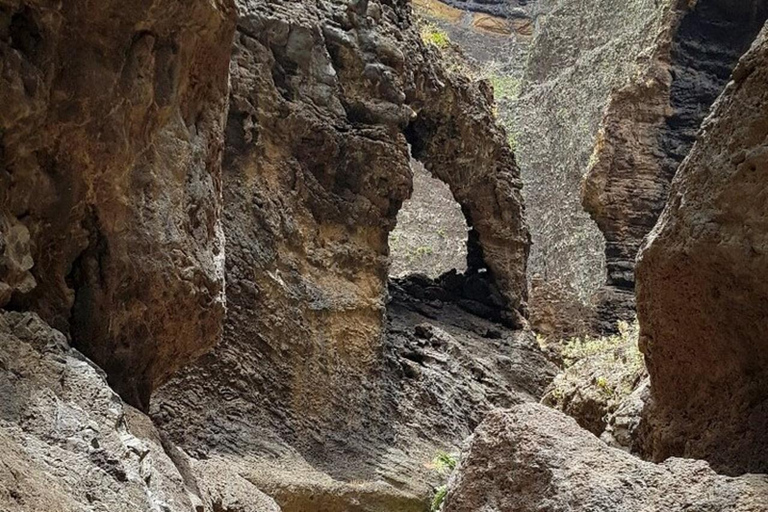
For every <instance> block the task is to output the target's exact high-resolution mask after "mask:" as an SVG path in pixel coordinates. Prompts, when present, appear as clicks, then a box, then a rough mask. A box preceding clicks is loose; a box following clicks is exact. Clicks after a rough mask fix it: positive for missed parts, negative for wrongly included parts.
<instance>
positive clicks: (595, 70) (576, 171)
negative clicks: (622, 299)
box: [509, 0, 660, 327]
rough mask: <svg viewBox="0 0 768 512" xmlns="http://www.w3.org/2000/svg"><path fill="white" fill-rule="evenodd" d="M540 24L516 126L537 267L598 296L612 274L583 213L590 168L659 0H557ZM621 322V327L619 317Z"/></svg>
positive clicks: (574, 289)
mask: <svg viewBox="0 0 768 512" xmlns="http://www.w3.org/2000/svg"><path fill="white" fill-rule="evenodd" d="M550 4H551V5H550V6H549V7H547V8H546V10H547V12H548V14H547V15H546V16H545V17H543V18H542V19H541V20H540V21H539V23H538V25H537V28H536V31H535V33H534V39H533V42H532V45H531V50H530V54H529V56H528V60H527V65H526V70H525V74H524V76H523V79H522V82H521V84H520V96H519V98H518V99H517V100H516V101H515V102H513V104H512V105H511V107H510V113H511V115H512V119H511V121H510V123H509V125H510V131H511V132H513V133H514V135H515V140H516V142H517V149H516V151H515V154H516V156H517V157H518V160H519V162H520V167H521V169H522V173H523V180H524V182H525V188H524V194H525V200H526V207H527V211H528V219H529V223H530V226H531V235H532V239H533V246H532V248H531V258H530V266H529V268H530V273H531V274H532V275H535V276H536V278H537V279H539V280H541V281H543V282H545V283H551V285H550V286H548V287H544V288H543V289H555V290H556V288H555V287H560V288H562V289H563V290H564V291H563V292H562V296H563V297H564V298H567V297H569V296H570V295H573V294H574V293H575V294H576V295H577V296H578V298H579V299H580V301H581V303H582V304H584V305H587V306H591V302H590V301H591V297H592V295H593V294H594V292H595V291H596V290H597V289H598V288H599V286H600V284H601V283H602V282H603V279H604V269H605V258H604V256H603V252H604V241H603V236H602V234H601V233H600V232H599V230H598V229H597V228H596V226H595V224H594V222H593V221H592V220H591V219H590V218H589V216H588V215H587V214H586V213H585V212H584V210H583V208H582V205H581V201H580V196H579V190H580V183H581V180H582V178H583V176H584V174H585V173H586V170H587V166H588V163H589V158H590V154H591V153H592V147H593V145H594V141H595V138H596V136H597V133H598V130H599V127H600V121H601V119H602V115H603V109H604V107H605V105H606V103H607V102H608V97H609V94H610V92H611V91H612V90H613V89H614V88H616V87H619V86H621V85H623V84H624V83H625V82H626V80H627V79H628V78H629V77H630V76H631V75H632V74H633V73H634V71H635V61H636V59H637V56H638V54H641V53H642V52H643V51H645V50H646V49H647V48H649V47H651V46H652V44H653V38H654V35H655V33H656V31H657V30H658V24H659V22H660V19H659V7H658V6H657V4H658V2H655V1H654V0H587V1H584V0H560V1H557V2H551V3H550ZM614 327H615V326H614Z"/></svg>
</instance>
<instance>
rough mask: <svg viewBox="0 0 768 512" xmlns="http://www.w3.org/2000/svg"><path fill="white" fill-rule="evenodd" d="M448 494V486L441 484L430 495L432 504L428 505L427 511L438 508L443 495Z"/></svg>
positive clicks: (433, 510)
mask: <svg viewBox="0 0 768 512" xmlns="http://www.w3.org/2000/svg"><path fill="white" fill-rule="evenodd" d="M446 494H448V486H447V485H441V486H440V487H438V488H437V489H435V495H434V496H433V497H432V504H431V505H430V507H429V512H437V511H438V510H440V506H441V505H442V504H443V501H445V495H446Z"/></svg>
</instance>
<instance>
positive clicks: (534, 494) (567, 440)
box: [442, 404, 768, 512]
mask: <svg viewBox="0 0 768 512" xmlns="http://www.w3.org/2000/svg"><path fill="white" fill-rule="evenodd" d="M766 503H768V477H766V476H764V475H747V476H743V477H740V478H729V477H725V476H721V475H718V474H716V473H715V472H713V471H712V470H711V469H710V468H709V466H708V465H707V464H706V463H705V462H701V461H691V460H684V459H670V460H668V461H666V462H665V463H663V464H658V465H657V464H653V463H650V462H644V461H641V460H639V459H637V458H635V457H633V456H632V455H629V454H627V453H625V452H623V451H620V450H616V449H614V448H609V447H608V446H606V445H605V444H604V443H602V442H601V441H600V440H599V439H597V438H596V437H594V436H592V435H591V434H589V433H588V432H586V431H584V430H582V429H581V428H579V426H578V425H577V424H576V422H575V421H574V420H573V419H571V418H568V417H567V416H564V415H563V414H561V413H559V412H556V411H553V410H551V409H548V408H546V407H545V406H542V405H536V404H524V405H520V406H517V407H514V408H513V409H512V410H510V411H497V412H494V413H493V414H491V415H490V416H489V417H488V418H487V419H486V420H485V421H484V422H483V423H482V425H480V427H478V429H477V430H476V431H475V434H474V435H473V438H472V440H471V442H470V444H469V448H468V449H467V450H466V451H465V453H464V454H463V456H462V460H461V463H460V465H459V468H458V470H457V472H456V473H455V476H454V478H453V479H452V482H451V483H450V486H449V491H448V496H447V497H446V500H445V504H444V506H443V509H442V510H443V511H444V512H528V511H531V512H533V511H541V510H546V511H548V512H560V511H562V512H566V511H567V512H579V511H584V512H586V511H595V510H599V511H601V512H613V511H615V512H624V511H627V510H638V511H640V510H643V511H660V510H664V511H670V512H678V511H680V512H681V511H683V510H701V511H704V510H712V511H715V510H716V511H718V512H761V511H764V510H766Z"/></svg>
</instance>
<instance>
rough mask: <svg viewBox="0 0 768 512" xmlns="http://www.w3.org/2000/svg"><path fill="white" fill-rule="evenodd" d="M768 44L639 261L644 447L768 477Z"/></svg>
mask: <svg viewBox="0 0 768 512" xmlns="http://www.w3.org/2000/svg"><path fill="white" fill-rule="evenodd" d="M767 86H768V39H767V38H766V32H765V30H764V31H763V33H762V34H761V35H760V37H759V38H758V40H757V41H756V43H755V44H754V46H753V47H752V49H751V50H750V51H749V53H747V54H746V55H745V56H744V58H743V59H742V60H741V62H740V63H739V65H738V67H737V68H736V70H735V71H734V73H733V81H732V82H731V83H730V84H729V85H728V87H727V89H726V90H725V92H724V93H723V95H722V96H721V97H720V99H719V100H718V102H717V104H716V105H715V107H714V109H713V112H712V114H711V115H710V117H709V118H708V119H707V121H706V123H705V125H704V127H703V128H702V132H701V134H700V135H699V139H698V141H697V142H696V144H695V146H694V147H693V149H692V150H691V153H690V155H689V156H688V159H687V160H686V161H685V163H684V164H683V165H682V166H681V168H680V170H679V171H678V173H677V177H676V178H675V181H674V183H673V185H672V191H671V194H670V199H669V203H668V205H667V207H666V209H665V210H664V213H663V215H662V216H661V219H660V220H659V223H658V224H657V225H656V227H655V228H654V230H653V231H652V232H651V234H650V235H649V237H648V240H647V243H646V245H645V246H644V248H643V250H642V252H641V254H640V257H639V258H638V268H637V274H638V299H637V300H638V315H639V318H640V325H641V333H640V342H641V345H642V349H643V351H644V352H645V356H646V361H647V364H648V370H649V372H650V376H651V392H652V405H651V406H650V407H649V408H648V409H647V411H646V413H647V414H646V416H647V419H648V420H649V422H650V423H649V425H648V426H649V431H648V432H647V439H646V444H647V450H648V451H649V453H650V454H651V455H652V456H653V457H654V458H656V459H663V458H665V457H668V456H671V455H684V456H689V457H696V458H704V459H707V460H709V461H710V462H711V463H712V464H713V466H714V467H716V468H717V469H718V470H721V471H726V472H728V473H741V472H745V471H752V472H766V471H768V438H766V435H765V433H766V431H768V324H766V321H765V320H766V318H768V284H767V282H766V268H768V256H767V255H766V251H767V250H768V235H767V234H768V223H767V221H766V219H767V218H768V206H767V204H768V203H766V196H767V195H768V158H766V157H767V156H768V138H767V137H768V126H767V125H766V118H768V87H767Z"/></svg>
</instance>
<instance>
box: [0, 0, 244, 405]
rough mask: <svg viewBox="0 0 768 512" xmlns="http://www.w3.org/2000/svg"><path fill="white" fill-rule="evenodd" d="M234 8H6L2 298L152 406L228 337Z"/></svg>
mask: <svg viewBox="0 0 768 512" xmlns="http://www.w3.org/2000/svg"><path fill="white" fill-rule="evenodd" d="M233 14H234V12H233V7H232V6H231V5H230V4H229V3H228V2H227V1H222V2H216V3H211V2H208V1H205V0H193V1H191V2H188V1H179V0H175V1H170V2H164V3H163V5H162V6H159V5H156V2H152V1H149V0H131V1H129V2H123V1H112V0H110V1H104V2H100V3H99V5H98V8H96V7H94V6H92V5H91V4H90V3H89V2H86V1H81V0H73V1H68V2H66V5H63V4H62V3H60V2H48V1H42V0H41V1H37V0H35V1H32V0H30V1H23V2H20V1H8V0H4V1H2V2H0V66H2V78H0V98H1V100H0V102H1V103H2V109H0V137H2V139H1V144H0V228H1V229H0V306H6V305H7V306H8V307H9V308H12V309H24V310H33V311H36V312H38V313H39V314H40V315H41V316H42V317H43V318H44V319H45V320H46V321H47V322H49V323H50V324H51V325H53V326H54V327H56V328H58V329H60V330H62V331H64V332H67V333H69V334H71V335H72V339H73V343H74V345H75V346H77V347H78V348H80V349H81V350H82V351H83V352H84V353H86V354H87V355H88V356H89V357H90V358H92V359H93V360H94V361H96V362H97V363H98V364H99V365H100V366H101V367H102V368H104V370H105V371H106V372H107V374H108V375H109V379H110V383H111V385H112V386H113V387H114V388H115V389H117V390H118V391H119V392H120V394H121V395H122V396H123V397H124V398H125V399H126V400H128V401H129V402H130V403H131V404H133V405H135V406H137V407H142V408H146V407H147V406H148V402H149V395H150V393H151V390H152V388H153V387H154V386H156V385H157V384H159V383H162V382H163V381H164V380H166V379H167V377H168V376H169V375H170V374H171V373H172V372H173V371H174V370H175V369H176V368H178V367H180V366H181V365H183V364H184V363H185V362H188V361H189V360H191V359H192V358H193V357H194V356H196V355H199V354H200V353H201V352H204V351H205V350H206V349H208V348H209V347H210V346H211V345H212V344H213V343H215V341H216V340H217V338H218V337H219V335H220V333H221V321H222V317H223V313H224V304H223V291H224V279H223V252H222V251H223V241H222V237H221V235H222V233H221V224H220V213H221V203H220V194H221V176H220V167H219V160H220V155H221V151H222V137H221V132H222V129H223V123H224V120H225V111H226V101H227V63H228V61H229V51H230V47H231V37H232V30H233V27H234V20H233Z"/></svg>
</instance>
